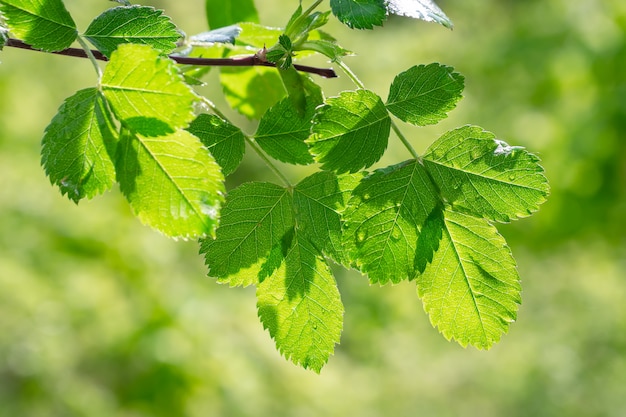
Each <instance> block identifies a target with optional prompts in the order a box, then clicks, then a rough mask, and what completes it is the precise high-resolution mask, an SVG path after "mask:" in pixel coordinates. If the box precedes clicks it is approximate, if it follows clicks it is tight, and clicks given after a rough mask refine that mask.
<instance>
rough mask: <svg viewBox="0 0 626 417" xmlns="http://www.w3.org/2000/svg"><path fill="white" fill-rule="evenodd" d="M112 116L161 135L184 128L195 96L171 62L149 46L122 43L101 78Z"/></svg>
mask: <svg viewBox="0 0 626 417" xmlns="http://www.w3.org/2000/svg"><path fill="white" fill-rule="evenodd" d="M101 86H102V91H103V92H104V95H105V97H106V98H107V100H108V101H109V103H110V104H111V107H112V108H113V112H114V113H115V116H116V117H117V118H118V119H119V120H120V121H121V122H122V123H123V124H124V126H126V127H127V128H129V129H130V130H132V131H134V132H137V133H139V134H141V135H145V136H161V135H165V134H169V133H173V132H174V131H175V130H176V129H182V128H185V127H187V125H188V124H189V122H191V120H193V118H194V107H193V106H194V102H195V101H196V100H197V96H196V95H195V94H194V92H193V91H192V90H191V89H190V88H189V86H187V85H186V84H185V83H184V82H183V79H182V77H181V75H180V74H179V73H178V71H177V68H176V65H175V64H174V62H173V61H172V60H171V59H169V58H166V57H163V56H161V55H160V54H159V52H158V51H156V50H154V49H152V48H151V47H150V46H148V45H134V44H122V45H120V46H119V47H118V48H117V49H116V50H115V51H114V52H113V54H112V55H111V61H110V62H109V64H108V65H107V67H106V69H105V71H104V75H103V77H102V81H101Z"/></svg>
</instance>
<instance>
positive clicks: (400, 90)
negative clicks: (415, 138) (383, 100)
mask: <svg viewBox="0 0 626 417" xmlns="http://www.w3.org/2000/svg"><path fill="white" fill-rule="evenodd" d="M463 87H464V78H463V76H462V75H461V74H459V73H456V72H454V69H453V68H451V67H446V66H444V65H440V64H430V65H426V66H424V65H420V66H414V67H412V68H410V69H409V70H407V71H405V72H403V73H400V74H398V76H397V77H396V78H395V79H394V80H393V83H392V84H391V87H390V89H389V98H388V99H387V109H388V110H389V111H390V112H391V113H393V115H395V116H396V117H398V118H399V119H400V120H402V121H404V122H407V123H412V124H414V125H417V126H425V125H432V124H435V123H437V122H439V121H440V120H441V119H444V118H446V117H447V113H448V112H449V111H450V110H452V109H454V108H455V107H456V103H457V102H458V101H459V100H460V99H461V98H462V95H461V93H462V92H463Z"/></svg>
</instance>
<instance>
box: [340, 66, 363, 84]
mask: <svg viewBox="0 0 626 417" xmlns="http://www.w3.org/2000/svg"><path fill="white" fill-rule="evenodd" d="M337 64H339V68H341V70H342V71H343V72H344V73H345V74H346V75H347V76H348V78H350V80H351V81H352V83H353V84H354V85H356V86H357V87H358V88H361V89H363V90H365V84H363V81H361V80H359V77H357V76H356V74H355V73H354V72H353V71H352V69H350V67H349V66H347V65H346V63H345V62H343V61H337Z"/></svg>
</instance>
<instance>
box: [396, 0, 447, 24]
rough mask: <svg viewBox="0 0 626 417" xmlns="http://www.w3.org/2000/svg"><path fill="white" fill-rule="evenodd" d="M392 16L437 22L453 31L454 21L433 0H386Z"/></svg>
mask: <svg viewBox="0 0 626 417" xmlns="http://www.w3.org/2000/svg"><path fill="white" fill-rule="evenodd" d="M385 2H386V3H387V10H388V11H389V13H391V14H396V15H400V16H407V17H413V18H415V19H422V20H425V21H427V22H436V23H439V24H440V25H443V26H445V27H447V28H449V29H452V26H453V25H452V21H451V20H450V19H449V18H448V16H446V14H445V13H444V12H443V11H442V10H441V9H440V8H439V6H437V5H436V4H435V2H433V1H432V0H386V1H385Z"/></svg>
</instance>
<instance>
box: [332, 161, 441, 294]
mask: <svg viewBox="0 0 626 417" xmlns="http://www.w3.org/2000/svg"><path fill="white" fill-rule="evenodd" d="M437 201H438V200H437V194H436V190H435V189H434V187H433V185H432V182H431V181H430V179H429V177H428V173H427V172H426V170H425V169H424V168H423V167H422V165H421V164H420V163H419V162H418V161H416V160H411V161H407V162H403V163H400V164H397V165H392V166H390V167H387V168H384V169H380V170H376V171H374V173H372V174H371V175H370V176H368V177H366V178H365V179H363V180H362V181H361V184H360V185H359V186H358V187H356V188H355V189H354V191H353V192H352V198H350V200H349V201H348V207H347V208H346V210H345V212H344V214H343V217H344V221H345V227H344V231H343V243H344V246H345V250H346V251H347V252H348V254H349V256H350V259H351V260H353V261H355V262H356V266H357V267H358V268H359V270H360V271H361V272H363V273H367V274H368V276H369V279H370V281H371V282H372V283H376V282H378V283H380V284H386V283H387V282H389V281H391V282H393V283H398V282H400V281H402V280H405V279H413V278H414V276H415V271H416V267H415V264H414V261H415V253H416V248H417V246H416V245H417V237H418V235H419V231H420V228H421V226H422V225H423V224H424V221H425V220H426V218H427V217H428V215H429V214H430V213H431V212H432V211H433V209H434V208H435V207H436V205H437V204H438V202H437Z"/></svg>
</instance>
